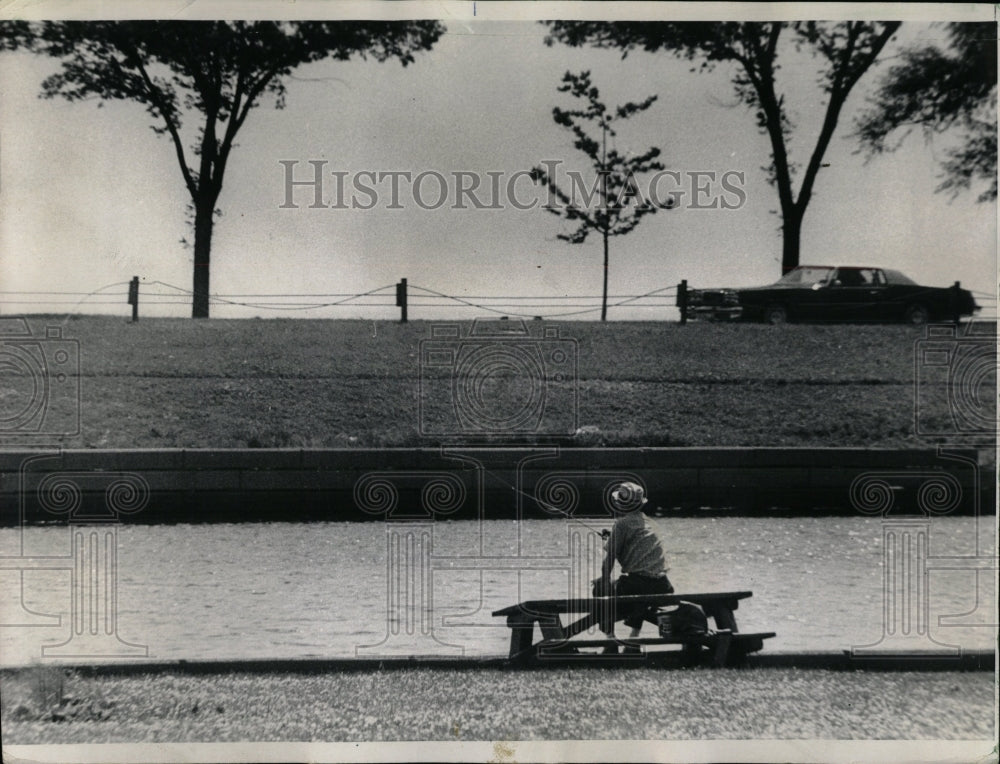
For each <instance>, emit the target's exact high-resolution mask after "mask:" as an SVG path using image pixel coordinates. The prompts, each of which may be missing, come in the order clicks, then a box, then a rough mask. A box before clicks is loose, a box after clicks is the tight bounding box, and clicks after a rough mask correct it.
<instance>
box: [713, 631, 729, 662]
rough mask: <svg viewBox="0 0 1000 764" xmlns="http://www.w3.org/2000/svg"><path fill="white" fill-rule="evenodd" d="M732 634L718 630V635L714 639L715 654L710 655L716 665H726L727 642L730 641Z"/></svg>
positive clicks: (727, 656) (727, 655)
mask: <svg viewBox="0 0 1000 764" xmlns="http://www.w3.org/2000/svg"><path fill="white" fill-rule="evenodd" d="M732 639H733V635H732V632H730V631H722V632H719V635H718V636H717V637H716V640H715V655H713V656H712V663H713V664H714V665H715V666H716V667H718V668H722V667H723V666H725V665H726V662H727V660H728V659H729V644H730V642H732Z"/></svg>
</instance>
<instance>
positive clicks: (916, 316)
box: [903, 305, 931, 326]
mask: <svg viewBox="0 0 1000 764" xmlns="http://www.w3.org/2000/svg"><path fill="white" fill-rule="evenodd" d="M903 320H904V321H906V323H908V324H910V325H912V326H923V325H924V324H926V323H927V322H928V321H930V320H931V314H930V311H928V310H927V306H926V305H910V306H908V307H907V308H906V311H905V312H904V313H903Z"/></svg>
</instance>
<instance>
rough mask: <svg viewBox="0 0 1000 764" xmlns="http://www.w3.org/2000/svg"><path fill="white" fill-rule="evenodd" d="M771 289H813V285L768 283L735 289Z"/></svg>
mask: <svg viewBox="0 0 1000 764" xmlns="http://www.w3.org/2000/svg"><path fill="white" fill-rule="evenodd" d="M770 289H812V287H811V286H802V285H801V284H768V285H767V286H759V287H740V288H739V289H737V290H735V291H737V292H763V291H764V290H770Z"/></svg>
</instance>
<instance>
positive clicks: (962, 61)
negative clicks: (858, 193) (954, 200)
mask: <svg viewBox="0 0 1000 764" xmlns="http://www.w3.org/2000/svg"><path fill="white" fill-rule="evenodd" d="M946 36H947V39H948V43H949V45H948V46H947V49H946V50H941V49H940V48H939V47H938V46H936V45H934V44H930V45H928V44H926V43H918V44H914V45H910V46H908V47H907V48H906V49H904V50H903V52H902V53H901V54H900V58H901V63H898V64H894V65H893V66H892V67H890V68H889V70H888V71H887V72H886V73H885V75H884V77H882V79H881V81H880V85H879V88H878V90H877V92H876V93H875V96H874V98H873V99H872V105H871V107H870V108H869V109H868V111H866V112H865V113H864V114H862V115H861V117H860V118H859V119H858V120H857V129H858V136H859V138H860V139H861V141H862V145H863V146H864V147H865V148H866V149H868V151H869V152H871V153H876V154H877V153H882V152H884V151H893V150H894V149H896V148H898V147H899V146H900V145H901V144H902V142H903V140H905V138H906V136H908V135H909V134H910V133H911V132H912V131H913V130H914V128H920V129H921V130H922V131H923V133H924V135H925V137H927V138H928V139H931V138H933V136H935V135H939V134H941V133H944V132H945V131H951V130H954V132H956V133H958V134H959V135H958V140H957V142H956V143H957V145H951V146H949V147H947V148H946V149H945V154H944V159H943V160H942V162H941V165H942V169H943V171H944V178H943V180H942V182H941V185H940V186H938V190H939V191H951V192H952V193H958V192H959V191H961V190H967V189H970V188H971V186H972V184H973V182H974V181H985V182H986V183H987V184H988V186H987V189H986V190H985V191H983V192H982V193H981V194H980V195H979V201H990V200H993V199H996V198H997V25H996V23H995V22H992V21H991V22H971V23H970V22H966V23H952V24H948V25H947V26H946ZM892 135H897V136H898V138H899V139H898V141H896V142H895V143H890V142H889V138H890V136H892Z"/></svg>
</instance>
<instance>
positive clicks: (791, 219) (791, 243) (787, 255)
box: [781, 205, 802, 276]
mask: <svg viewBox="0 0 1000 764" xmlns="http://www.w3.org/2000/svg"><path fill="white" fill-rule="evenodd" d="M782 217H783V218H784V221H783V223H782V226H781V228H782V237H781V238H782V241H781V275H782V276H784V275H785V274H786V273H788V272H789V271H790V270H792V268H795V267H796V266H798V264H799V245H800V243H801V238H802V214H801V213H800V212H799V211H798V210H797V209H795V208H794V205H793V209H789V210H783V211H782Z"/></svg>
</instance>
